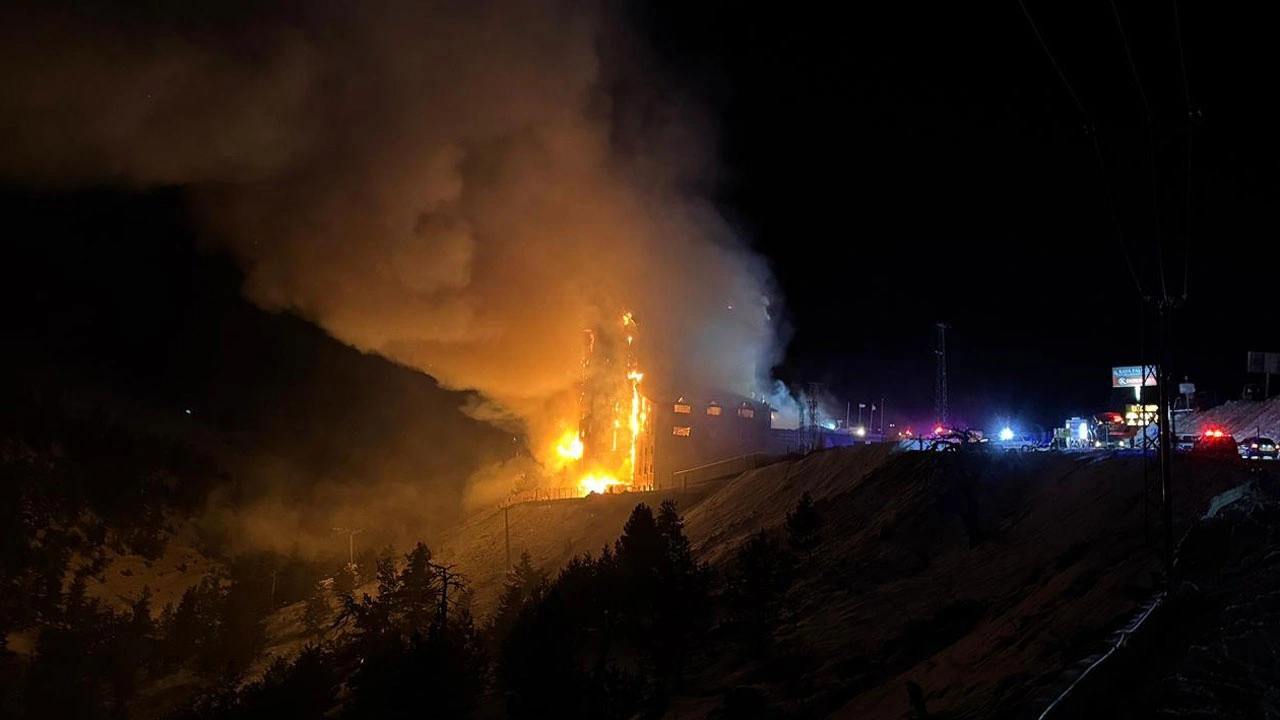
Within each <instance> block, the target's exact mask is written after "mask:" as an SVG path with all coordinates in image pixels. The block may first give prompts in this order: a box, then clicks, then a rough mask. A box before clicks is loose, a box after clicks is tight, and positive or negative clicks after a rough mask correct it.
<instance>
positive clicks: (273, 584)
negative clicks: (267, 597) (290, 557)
mask: <svg viewBox="0 0 1280 720" xmlns="http://www.w3.org/2000/svg"><path fill="white" fill-rule="evenodd" d="M279 574H280V571H279V570H278V569H277V570H272V571H271V609H272V610H275V609H276V576H277V575H279Z"/></svg>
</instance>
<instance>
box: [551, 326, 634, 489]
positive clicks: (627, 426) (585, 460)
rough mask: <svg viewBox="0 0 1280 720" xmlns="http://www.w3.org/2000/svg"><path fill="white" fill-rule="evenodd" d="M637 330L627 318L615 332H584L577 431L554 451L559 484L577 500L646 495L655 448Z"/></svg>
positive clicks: (610, 330) (566, 437) (604, 330)
mask: <svg viewBox="0 0 1280 720" xmlns="http://www.w3.org/2000/svg"><path fill="white" fill-rule="evenodd" d="M638 335H639V325H638V324H637V322H636V320H635V318H634V317H633V316H632V315H631V313H627V314H625V315H623V316H622V321H621V322H620V323H619V324H618V325H617V326H611V327H602V328H595V329H591V330H586V331H584V341H585V347H584V349H583V354H582V382H581V394H580V396H579V402H578V406H579V416H578V423H577V425H578V426H577V428H576V429H575V430H571V431H569V432H568V433H566V435H565V437H563V438H561V442H560V444H559V446H558V447H557V448H556V451H557V454H558V455H559V456H560V457H561V458H562V459H564V460H566V463H565V465H564V467H563V469H562V472H563V473H565V477H564V478H563V480H564V484H566V485H574V484H575V483H576V486H577V488H578V489H579V490H580V491H581V493H582V494H584V495H585V494H588V493H591V492H598V493H603V492H616V491H619V490H632V489H649V488H651V487H652V486H653V476H654V464H653V460H654V444H653V429H652V426H651V424H650V423H649V414H650V403H649V400H648V398H646V397H645V395H644V393H643V392H641V387H640V384H641V381H642V380H643V379H644V374H643V373H642V372H640V365H639V362H638V360H637V358H636V353H635V346H636V342H637V340H638Z"/></svg>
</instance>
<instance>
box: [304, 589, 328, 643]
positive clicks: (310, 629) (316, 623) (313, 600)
mask: <svg viewBox="0 0 1280 720" xmlns="http://www.w3.org/2000/svg"><path fill="white" fill-rule="evenodd" d="M331 614H332V610H331V609H330V608H329V599H328V598H327V597H325V593H324V592H323V591H322V590H316V591H315V592H313V593H311V595H310V597H308V598H307V604H306V605H305V606H304V607H303V610H302V627H303V628H305V629H306V631H307V635H308V636H310V637H315V636H317V635H319V634H320V633H321V632H323V631H324V626H325V625H326V624H328V622H329V616H330V615H331Z"/></svg>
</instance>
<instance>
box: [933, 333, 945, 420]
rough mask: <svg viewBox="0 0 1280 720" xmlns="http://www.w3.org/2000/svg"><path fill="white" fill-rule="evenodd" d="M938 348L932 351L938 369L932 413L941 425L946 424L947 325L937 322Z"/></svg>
mask: <svg viewBox="0 0 1280 720" xmlns="http://www.w3.org/2000/svg"><path fill="white" fill-rule="evenodd" d="M937 327H938V348H937V349H936V350H934V351H933V354H934V355H935V356H937V361H938V371H937V376H936V377H935V379H934V386H933V414H934V419H935V421H936V422H937V423H938V424H939V425H941V426H942V427H946V426H947V327H948V326H947V325H945V324H944V323H938V326H937Z"/></svg>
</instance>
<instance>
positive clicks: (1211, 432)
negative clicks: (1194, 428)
mask: <svg viewBox="0 0 1280 720" xmlns="http://www.w3.org/2000/svg"><path fill="white" fill-rule="evenodd" d="M1204 436H1205V437H1216V438H1218V437H1223V432H1222V431H1221V430H1205V431H1204Z"/></svg>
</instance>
